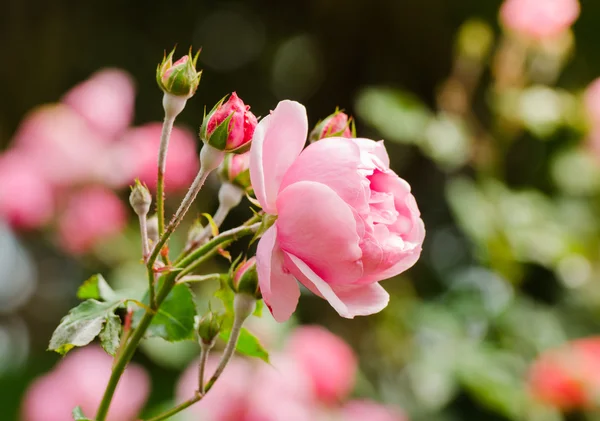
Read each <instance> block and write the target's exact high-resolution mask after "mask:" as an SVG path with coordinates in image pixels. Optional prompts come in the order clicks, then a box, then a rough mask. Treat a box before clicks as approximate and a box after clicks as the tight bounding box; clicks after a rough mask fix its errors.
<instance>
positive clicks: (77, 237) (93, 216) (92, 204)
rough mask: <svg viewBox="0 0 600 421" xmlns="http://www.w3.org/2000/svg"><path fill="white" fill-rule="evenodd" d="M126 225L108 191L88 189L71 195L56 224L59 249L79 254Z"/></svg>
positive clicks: (121, 209) (117, 202)
mask: <svg viewBox="0 0 600 421" xmlns="http://www.w3.org/2000/svg"><path fill="white" fill-rule="evenodd" d="M125 223H126V213H125V208H124V206H123V203H122V202H121V201H120V200H119V198H118V197H117V196H116V195H115V194H114V193H113V192H111V191H110V190H108V189H105V188H103V187H88V188H86V189H85V190H81V191H79V192H76V193H74V194H73V195H72V196H71V197H70V198H69V200H68V203H67V206H66V209H65V210H64V212H63V213H62V215H60V217H59V221H58V233H59V237H60V243H61V245H62V247H63V248H64V249H65V250H67V251H69V252H71V253H73V254H79V253H84V252H86V251H88V250H89V249H90V248H91V247H93V246H94V245H96V244H97V243H98V242H100V241H102V240H105V239H107V238H109V237H111V236H113V235H115V234H118V233H119V232H121V230H122V229H123V228H124V226H125Z"/></svg>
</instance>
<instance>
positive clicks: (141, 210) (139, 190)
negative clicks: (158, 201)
mask: <svg viewBox="0 0 600 421" xmlns="http://www.w3.org/2000/svg"><path fill="white" fill-rule="evenodd" d="M129 204H130V205H131V207H132V208H133V210H134V211H135V213H136V214H137V215H138V216H146V215H148V212H150V205H151V204H152V195H151V194H150V191H149V190H148V187H146V185H144V184H142V183H141V182H140V180H135V184H134V185H133V186H131V194H130V195H129Z"/></svg>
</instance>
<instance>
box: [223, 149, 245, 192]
mask: <svg viewBox="0 0 600 421" xmlns="http://www.w3.org/2000/svg"><path fill="white" fill-rule="evenodd" d="M219 177H220V178H221V180H222V181H223V182H225V183H230V184H233V185H234V186H237V187H239V188H241V189H242V190H248V189H249V188H251V187H252V185H251V183H250V153H249V152H246V153H243V154H228V155H227V156H226V157H225V160H224V161H223V163H222V164H221V168H220V169H219Z"/></svg>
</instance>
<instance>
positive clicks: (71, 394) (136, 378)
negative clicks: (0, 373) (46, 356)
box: [22, 346, 150, 421]
mask: <svg viewBox="0 0 600 421" xmlns="http://www.w3.org/2000/svg"><path fill="white" fill-rule="evenodd" d="M111 366H112V358H111V357H110V356H109V355H107V354H106V353H105V352H104V351H103V350H102V349H101V348H99V347H97V346H88V347H86V348H81V349H77V350H74V351H71V352H70V353H69V354H68V355H67V356H66V357H65V358H64V359H63V360H62V361H61V362H60V363H59V364H58V365H57V366H56V367H55V368H54V370H52V371H51V372H50V373H48V374H46V375H44V376H43V377H40V378H38V379H37V380H36V381H34V382H33V383H32V384H31V385H30V386H29V389H28V390H27V391H26V393H25V397H24V400H23V406H22V421H42V420H43V421H66V420H70V419H72V417H71V411H72V410H73V408H75V407H76V406H78V405H79V406H81V408H82V410H83V412H84V414H85V415H87V416H88V417H91V418H93V417H94V416H95V413H96V410H97V409H98V405H99V404H100V400H101V399H102V394H103V392H104V388H105V387H106V384H107V383H108V378H109V377H110V372H111ZM149 392H150V379H149V377H148V375H147V374H146V372H145V371H144V370H143V369H142V368H141V367H140V366H138V365H136V364H129V366H128V367H127V370H125V373H124V374H123V377H122V378H121V381H120V382H119V385H118V386H117V391H116V393H115V396H114V399H113V401H112V404H111V407H110V412H109V415H108V421H132V420H135V419H136V416H137V415H138V413H139V412H140V411H141V409H142V407H143V406H144V404H145V402H146V399H147V398H148V394H149Z"/></svg>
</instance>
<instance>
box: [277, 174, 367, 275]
mask: <svg viewBox="0 0 600 421" xmlns="http://www.w3.org/2000/svg"><path fill="white" fill-rule="evenodd" d="M277 210H278V212H279V218H278V220H277V230H278V234H277V240H278V242H279V244H280V246H281V249H282V250H284V251H286V252H289V253H291V254H293V255H294V256H297V257H299V258H300V259H302V260H303V261H304V262H306V263H307V264H308V265H309V266H310V267H311V268H312V269H313V270H314V271H315V272H316V273H318V274H319V276H320V277H322V278H323V279H326V280H327V282H329V283H338V284H339V283H343V284H347V283H352V282H354V281H356V280H357V279H358V278H360V277H361V276H362V272H363V271H362V264H361V262H360V259H361V257H362V251H361V249H360V247H359V245H358V244H359V241H360V237H359V236H358V234H357V225H356V221H355V219H354V214H353V212H352V208H350V207H349V206H348V205H347V204H346V203H345V202H344V201H343V200H342V199H341V198H340V197H339V196H338V195H337V194H336V193H335V192H334V191H333V190H332V189H331V188H330V187H328V186H326V185H325V184H321V183H316V182H314V181H301V182H299V183H295V184H292V185H291V186H289V187H287V188H286V189H285V190H283V191H282V192H281V193H280V194H279V197H278V198H277Z"/></svg>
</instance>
